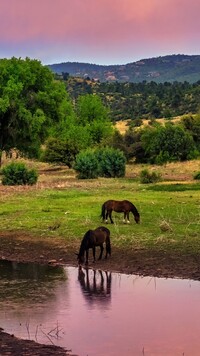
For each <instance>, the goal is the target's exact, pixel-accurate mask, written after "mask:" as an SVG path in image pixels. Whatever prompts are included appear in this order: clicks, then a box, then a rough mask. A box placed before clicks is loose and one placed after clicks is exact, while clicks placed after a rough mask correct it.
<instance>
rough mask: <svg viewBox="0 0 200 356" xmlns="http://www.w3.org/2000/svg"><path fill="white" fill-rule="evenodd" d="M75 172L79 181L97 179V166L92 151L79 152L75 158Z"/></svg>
mask: <svg viewBox="0 0 200 356" xmlns="http://www.w3.org/2000/svg"><path fill="white" fill-rule="evenodd" d="M73 168H74V169H75V171H76V172H77V173H78V175H77V177H78V178H79V179H92V178H97V177H98V174H99V165H98V161H97V158H96V156H95V154H94V152H93V151H92V150H89V149H88V150H87V151H81V152H80V153H79V154H78V155H77V156H76V161H75V164H74V167H73Z"/></svg>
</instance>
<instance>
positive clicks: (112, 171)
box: [95, 147, 126, 178]
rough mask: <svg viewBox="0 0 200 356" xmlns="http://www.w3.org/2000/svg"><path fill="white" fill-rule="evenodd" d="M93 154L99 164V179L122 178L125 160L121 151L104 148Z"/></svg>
mask: <svg viewBox="0 0 200 356" xmlns="http://www.w3.org/2000/svg"><path fill="white" fill-rule="evenodd" d="M95 154H96V157H97V159H98V162H99V170H100V172H99V175H100V176H101V177H107V178H111V177H112V178H114V177H124V175H125V170H126V158H125V156H124V153H123V152H122V151H120V150H119V149H114V148H112V147H106V148H101V149H99V150H97V151H96V153H95Z"/></svg>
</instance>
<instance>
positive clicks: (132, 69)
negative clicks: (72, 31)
mask: <svg viewBox="0 0 200 356" xmlns="http://www.w3.org/2000/svg"><path fill="white" fill-rule="evenodd" d="M48 67H49V68H50V69H51V70H52V71H53V72H54V73H57V74H62V73H69V75H71V76H75V77H82V78H86V77H89V78H90V79H94V80H95V81H97V80H99V81H100V82H106V81H109V82H112V81H118V82H134V83H139V82H142V81H147V82H151V81H154V82H156V83H164V82H174V81H178V82H184V81H187V82H189V83H195V82H197V81H199V80H200V55H184V54H177V55H168V56H161V57H155V58H149V59H141V60H139V61H137V62H133V63H128V64H123V65H117V64H116V65H98V64H90V63H79V62H65V63H58V64H51V65H48Z"/></svg>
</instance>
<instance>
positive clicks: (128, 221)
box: [126, 211, 130, 224]
mask: <svg viewBox="0 0 200 356" xmlns="http://www.w3.org/2000/svg"><path fill="white" fill-rule="evenodd" d="M126 216H127V223H128V224H130V220H129V211H128V212H127V213H126Z"/></svg>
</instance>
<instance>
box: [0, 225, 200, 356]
mask: <svg viewBox="0 0 200 356" xmlns="http://www.w3.org/2000/svg"><path fill="white" fill-rule="evenodd" d="M78 247H79V246H77V245H73V246H72V244H70V245H67V243H66V241H64V240H61V239H56V240H52V239H46V238H45V241H44V240H42V239H41V238H38V239H37V238H35V237H34V238H33V237H31V236H29V235H28V234H26V233H24V234H22V233H20V234H19V233H5V232H3V233H0V260H9V261H17V262H37V263H42V264H46V263H55V264H61V265H70V266H77V260H76V256H75V254H74V252H76V251H78ZM89 267H91V268H96V269H102V270H107V271H111V272H121V273H127V274H130V273H132V274H140V275H148V276H154V277H166V278H167V277H179V278H186V279H195V280H200V256H196V255H193V254H191V255H187V256H184V255H179V254H178V253H177V251H175V252H172V253H170V254H169V253H168V254H167V253H166V252H165V251H161V250H153V251H152V250H151V251H149V250H148V251H147V250H145V249H143V250H142V249H138V250H137V249H133V250H126V249H117V248H116V247H113V250H112V257H111V258H109V259H108V260H102V261H98V262H96V263H95V264H91V265H90V266H89ZM3 355H21V356H23V355H24V356H25V355H26V356H27V355H31V356H36V355H39V356H40V355H41V356H42V355H43V356H47V355H48V356H49V355H60V356H63V355H71V356H72V354H71V353H68V352H67V351H65V350H64V349H62V348H59V347H57V346H53V345H52V346H46V345H40V344H37V343H35V342H33V341H30V340H19V339H18V338H15V337H14V336H11V335H8V334H6V333H4V332H3V331H2V330H0V356H3Z"/></svg>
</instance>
